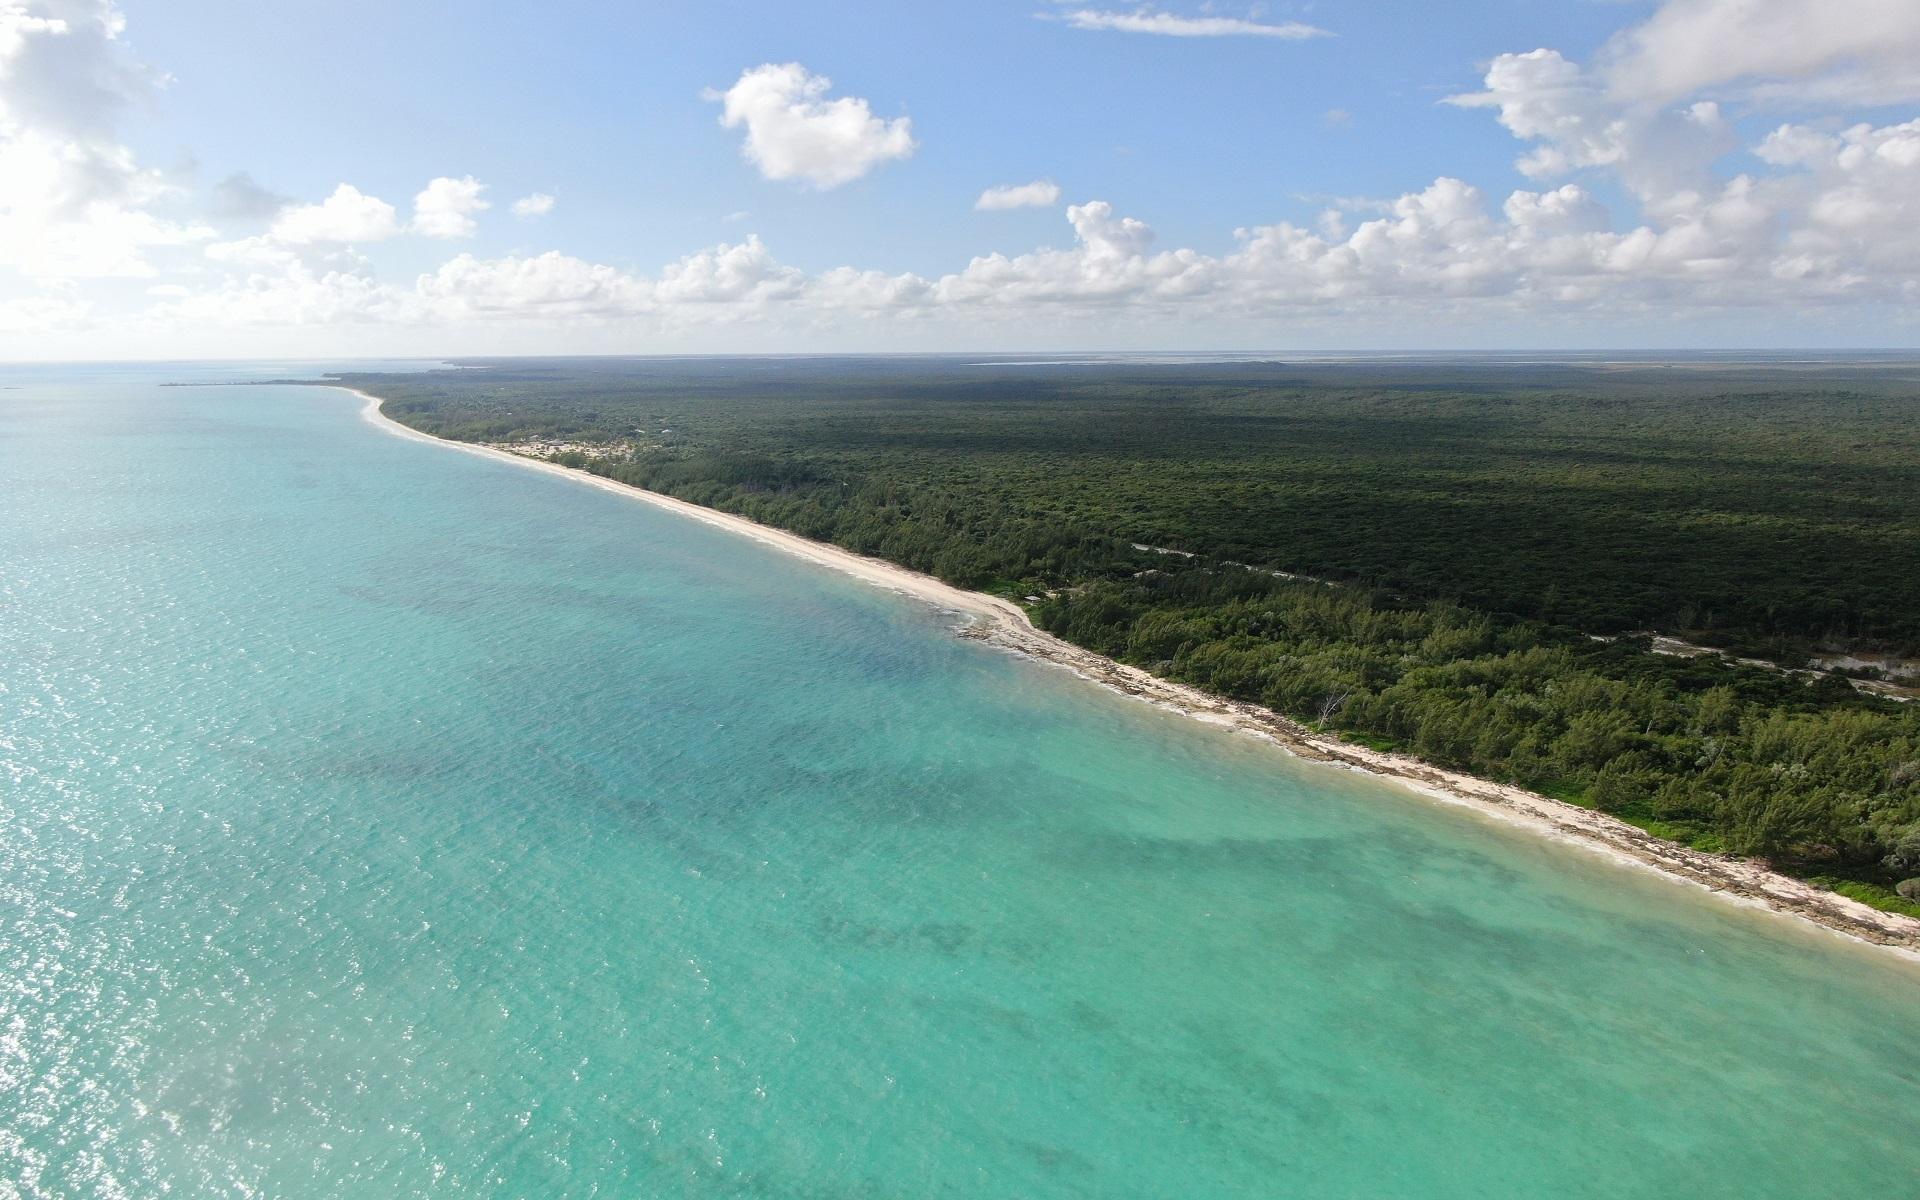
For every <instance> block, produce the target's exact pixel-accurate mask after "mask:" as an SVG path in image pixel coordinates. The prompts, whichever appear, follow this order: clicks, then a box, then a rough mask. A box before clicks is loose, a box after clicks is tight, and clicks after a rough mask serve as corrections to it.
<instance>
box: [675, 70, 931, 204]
mask: <svg viewBox="0 0 1920 1200" xmlns="http://www.w3.org/2000/svg"><path fill="white" fill-rule="evenodd" d="M832 86H833V81H832V80H830V79H828V78H827V77H826V76H824V75H815V74H812V73H811V72H809V71H808V70H807V69H806V68H805V67H803V66H801V65H800V64H799V63H767V64H764V65H762V66H758V67H754V68H752V69H750V70H747V71H744V72H742V73H741V75H740V78H739V79H738V80H737V81H736V82H735V83H734V85H733V86H732V87H730V88H728V89H727V90H726V91H724V92H720V91H712V90H709V91H708V92H707V93H706V97H707V99H709V100H715V101H718V102H719V103H720V105H721V114H720V124H721V125H723V126H725V127H726V128H728V129H744V130H746V141H745V143H744V144H743V145H742V146H741V154H742V155H744V156H745V157H746V159H747V161H748V162H750V163H752V164H753V165H754V166H756V167H758V168H759V170H760V173H761V174H762V175H764V176H765V177H766V178H768V179H798V180H804V181H806V182H807V183H810V184H812V185H813V186H815V187H817V188H832V187H838V186H840V185H841V184H843V183H850V182H852V181H853V180H855V179H858V178H860V177H861V176H862V175H865V174H866V173H867V172H869V171H871V170H873V169H874V168H875V167H877V166H879V165H880V164H882V163H885V162H889V161H892V160H893V159H899V158H906V157H908V156H909V155H911V154H912V153H913V152H914V150H915V148H916V146H917V143H915V141H914V140H913V122H912V121H910V120H909V119H908V118H906V117H896V118H894V119H893V120H890V121H889V120H883V119H882V118H880V117H876V116H874V115H873V110H872V109H871V108H870V107H869V106H868V104H867V102H866V101H865V100H862V99H859V98H858V97H854V96H842V97H840V98H839V99H835V100H829V99H827V98H826V97H827V92H828V90H829V89H831V88H832Z"/></svg>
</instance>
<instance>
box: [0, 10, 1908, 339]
mask: <svg viewBox="0 0 1920 1200" xmlns="http://www.w3.org/2000/svg"><path fill="white" fill-rule="evenodd" d="M19 2H20V0H16V3H19ZM1840 10H1845V11H1844V12H1843V13H1842V12H1840ZM9 23H11V25H10V26H9ZM762 68H765V69H766V71H767V72H769V73H767V74H760V75H756V74H754V73H755V72H756V71H758V70H760V69H762ZM825 80H831V84H830V86H829V85H827V84H826V83H824V81H825ZM1474 97H1479V99H1475V98H1474ZM1917 106H1920V4H1913V3H1911V2H1910V0H1826V2H1825V3H1813V2H1812V0H1665V2H1661V3H1656V2H1651V0H1649V2H1646V3H1602V2H1599V0H1563V2H1551V0H1483V2H1481V3H1461V4H1454V5H1444V6H1442V5H1434V4H1431V3H1424V4H1420V3H1398V2H1396V3H1366V4H1359V3H1347V4H1337V3H1315V4H1296V5H1282V4H1265V5H1257V6H1254V5H1241V6H1234V5H1224V4H1206V5H1203V4H1171V3H1170V4H1165V5H1154V6H1148V7H1135V6H1131V5H1102V4H1098V3H1092V2H1089V3H1087V4H1084V5H1082V4H1078V3H1068V4H1060V3H1049V2H1047V0H1037V2H1029V3H998V2H990V3H976V4H967V5H937V6H936V5H900V4H862V5H852V4H832V5H827V4H810V3H791V2H790V3H712V2H708V3H700V4H693V3H651V4H646V5H627V4H618V5H616V4H610V3H578V2H570V3H549V4H544V5H539V6H484V7H483V6H473V5H450V4H406V3H391V2H390V3H385V4H375V3H363V2H360V0H332V2H329V3H318V2H310V0H288V2H280V3H274V4H270V5H262V4H243V3H236V2H231V0H229V2H225V3H214V2H211V0H167V2H166V3H159V2H154V0H121V2H120V3H119V4H117V5H115V4H111V3H107V2H106V0H25V2H24V5H23V7H18V8H16V9H13V10H10V15H0V166H11V167H13V168H14V169H12V170H10V171H9V172H8V174H9V175H10V176H11V180H10V181H0V357H11V358H31V357H46V356H48V355H49V354H55V355H58V354H87V355H95V354H97V355H105V356H140V355H147V354H154V353H161V352H166V351H169V350H176V351H179V352H181V353H188V354H198V353H211V352H219V351H220V350H221V349H222V348H225V349H228V350H230V351H232V352H235V353H256V352H257V353H296V352H297V353H318V354H355V353H369V354H393V353H419V354H441V353H474V352H486V351H492V350H500V351H511V352H539V351H543V350H550V351H552V352H575V351H592V352H648V351H673V350H682V349H696V350H730V349H739V350H757V349H768V350H783V351H784V350H808V349H821V350H842V349H874V350H885V349H980V348H992V347H996V346H1005V347H1007V348H1035V349H1039V348H1089V349H1098V348H1116V347H1138V348H1168V349H1181V348H1184V349H1218V348H1248V349H1273V350H1286V349H1303V348H1324V349H1335V348H1363V347H1382V348H1391V347H1409V346H1410V347H1447V346H1568V347H1574V346H1629V345H1769V346H1777V345H1782V344H1792V345H1849V344H1852V345H1911V344H1913V343H1914V342H1915V340H1916V326H1915V324H1914V322H1913V319H1912V316H1911V313H1912V311H1913V309H1914V303H1913V302H1914V301H1915V300H1916V299H1920V290H1916V284H1915V278H1916V275H1917V274H1920V246H1916V244H1915V243H1916V241H1920V238H1916V235H1915V234H1914V233H1913V232H1912V230H1913V228H1914V227H1915V225H1916V224H1920V210H1916V208H1915V200H1914V198H1913V197H1914V196H1915V195H1920V154H1915V153H1912V152H1910V151H1909V149H1908V145H1909V143H1910V142H1911V143H1912V144H1913V145H1915V146H1920V126H1915V127H1914V128H1913V129H1911V130H1909V128H1908V123H1910V122H1913V121H1914V118H1915V116H1916V111H1915V109H1916V107H1917ZM736 110H737V113H736ZM729 114H736V115H735V118H734V119H733V120H732V121H731V123H730V124H723V121H722V118H723V117H724V116H727V115H729ZM749 149H753V150H754V152H755V153H757V154H758V155H759V157H758V158H757V159H756V158H755V157H754V156H753V154H749V153H747V151H748V150H749ZM235 177H240V178H243V179H244V180H246V181H248V186H247V187H245V188H241V189H236V188H235V187H234V186H233V185H232V183H231V181H232V180H234V179H235ZM436 179H438V180H444V181H446V182H445V185H444V188H443V191H442V192H441V193H438V194H439V195H440V196H441V199H440V200H436V201H431V202H429V204H428V206H427V207H428V208H433V209H435V212H437V214H438V215H437V216H436V215H435V213H430V212H427V211H426V210H425V209H423V208H421V206H420V205H419V204H417V203H416V200H415V198H416V196H418V195H420V194H422V193H423V191H424V190H426V189H427V188H428V187H429V183H430V181H432V180H436ZM223 181H224V182H226V186H224V187H223V186H222V185H223ZM1026 184H1051V185H1054V188H1057V194H1056V193H1055V192H1054V191H1053V189H1049V188H1045V187H1042V188H1039V189H1036V190H1034V191H1033V192H1032V193H1031V195H1032V197H1033V198H1035V199H1044V200H1045V202H1044V203H1036V204H1034V205H1032V206H1030V207H1011V208H1000V209H994V210H990V211H978V210H977V209H976V202H977V200H978V198H979V197H980V195H981V193H982V191H983V190H985V189H987V188H990V187H995V186H1001V185H1026ZM343 185H345V187H346V188H347V189H349V191H350V194H349V195H346V196H344V197H342V196H341V195H339V194H338V193H339V189H341V188H342V186H343ZM536 193H538V194H544V195H547V196H550V197H552V202H551V209H550V211H547V212H546V213H544V215H540V216H537V217H529V218H522V217H516V216H515V215H514V214H513V212H512V211H511V210H510V206H511V204H512V203H513V202H514V201H515V200H518V199H521V198H524V197H527V196H531V195H534V194H536ZM330 197H332V198H334V200H335V201H336V203H335V204H334V205H332V206H330V207H329V208H328V209H326V210H325V211H324V212H323V211H320V210H315V209H313V208H312V206H315V205H320V204H322V203H323V202H326V201H328V200H329V198H330ZM237 200H244V201H245V202H244V203H237V202H236V201H237ZM482 204H484V205H485V207H480V206H479V205H482ZM447 205H450V206H451V207H446V206H447ZM389 210H390V211H389ZM303 214H304V215H303ZM343 222H344V223H343ZM1149 230H1150V234H1149V232H1148V231H1149ZM995 256H998V257H995Z"/></svg>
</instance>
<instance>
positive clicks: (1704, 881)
mask: <svg viewBox="0 0 1920 1200" xmlns="http://www.w3.org/2000/svg"><path fill="white" fill-rule="evenodd" d="M342 390H344V391H352V392H353V395H355V396H358V397H359V398H360V399H361V401H362V402H363V405H364V407H363V408H362V409H361V415H362V416H364V417H365V418H366V420H367V421H369V422H370V423H372V424H374V425H376V426H378V427H380V428H381V429H384V430H386V431H387V432H389V433H392V434H394V435H396V436H399V437H404V438H411V439H413V440H415V441H421V442H432V443H434V444H436V445H439V446H445V447H449V448H451V449H454V450H459V451H462V452H464V453H467V454H477V455H480V456H482V457H485V458H496V459H501V460H503V461H506V462H510V463H513V464H514V465H516V466H520V467H525V468H528V469H530V470H535V471H544V472H547V473H548V474H551V475H558V476H561V477H562V478H565V479H569V480H571V481H573V482H575V483H580V484H585V485H587V486H589V487H596V488H600V489H602V490H603V491H609V492H615V493H618V494H620V495H623V496H627V497H630V498H632V499H636V500H641V501H644V502H646V503H648V504H652V505H656V506H658V507H660V508H665V509H670V510H672V511H674V512H676V513H679V514H680V515H682V516H685V517H689V518H691V519H693V520H696V521H704V522H705V523H707V524H708V525H713V526H716V527H718V528H721V529H725V530H728V531H729V532H732V533H736V534H739V535H741V536H743V537H749V538H752V539H754V540H755V541H758V542H761V543H763V544H765V545H768V546H772V547H774V548H776V549H778V550H783V551H785V552H787V553H789V554H793V555H796V556H798V557H801V558H806V559H810V560H812V561H814V562H817V563H821V564H823V565H826V566H829V567H832V568H834V569H836V570H839V571H844V572H846V573H847V574H849V575H853V576H855V577H857V578H859V579H862V580H865V581H867V582H870V583H873V584H877V585H879V586H881V587H885V588H888V589H890V590H892V591H896V592H900V593H903V594H905V595H908V596H912V597H914V598H916V599H918V600H922V601H924V602H926V603H929V604H933V605H936V606H938V607H939V608H941V609H944V610H947V611H951V612H955V613H959V614H962V615H964V616H965V617H967V618H968V619H969V621H968V624H967V626H966V627H965V628H963V629H962V630H961V634H962V636H964V637H969V638H974V639H977V640H979V641H983V642H986V643H988V644H991V645H994V646H998V647H1001V648H1003V649H1006V650H1010V651H1014V652H1016V653H1019V654H1024V655H1026V656H1028V657H1030V658H1034V659H1038V660H1040V661H1042V662H1046V663H1052V664H1054V665H1057V666H1061V667H1065V668H1067V669H1068V670H1071V671H1073V672H1075V673H1076V674H1078V675H1081V676H1082V677H1084V678H1086V679H1090V680H1092V681H1093V682H1095V683H1098V684H1101V685H1102V686H1105V687H1108V688H1111V689H1113V690H1114V691H1117V692H1121V693H1123V694H1125V695H1128V696H1133V697H1136V698H1138V699H1141V700H1145V701H1148V702H1150V703H1154V704H1159V705H1161V706H1163V707H1166V708H1171V709H1174V710H1176V711H1178V712H1182V713H1185V714H1187V715H1189V716H1192V717H1195V718H1198V719H1200V720H1203V721H1206V722H1208V723H1209V724H1215V725H1223V726H1226V727H1229V728H1232V729H1236V730H1239V731H1242V732H1245V733H1250V734H1254V735H1256V736H1259V737H1262V738H1265V739H1267V740H1269V741H1271V742H1274V743H1275V744H1277V745H1279V746H1281V747H1282V748H1284V749H1286V750H1287V751H1289V752H1291V753H1293V754H1295V755H1297V756H1299V757H1301V758H1307V759H1312V760H1315V761H1318V762H1325V763H1329V764H1332V765H1336V766H1342V767H1347V768H1350V769H1353V770H1359V771H1365V772H1367V773H1369V774H1372V775H1376V776H1379V777H1381V778H1383V779H1387V780H1391V781H1393V782H1396V783H1399V784H1401V785H1403V786H1406V787H1409V788H1412V789H1413V790H1415V791H1417V792H1420V793H1421V794H1423V795H1426V796H1429V797H1432V798H1434V799H1437V800H1442V801H1445V802H1447V803H1449V804H1454V805H1460V806H1463V807H1466V808H1469V809H1472V810H1474V811H1476V812H1480V813H1483V814H1485V815H1487V816H1490V817H1493V818H1496V819H1498V820H1501V821H1504V822H1507V823H1509V824H1515V825H1520V826H1523V827H1526V828H1529V829H1531V830H1533V831H1535V832H1538V833H1542V834H1545V835H1547V836H1550V837H1553V838H1555V839H1557V840H1560V841H1563V842H1566V843H1568V844H1570V845H1574V846H1579V847H1582V848H1585V849H1588V850H1591V851H1594V852H1597V853H1601V854H1605V855H1607V856H1609V857H1611V858H1613V859H1615V860H1617V861H1620V862H1625V863H1630V864H1634V865H1637V866H1642V867H1646V868H1650V869H1652V870H1655V871H1658V872H1660V873H1661V874H1663V875H1666V876H1668V877H1670V878H1673V879H1678V880H1682V881H1684V882H1687V883H1691V884H1697V885H1699V886H1701V887H1704V888H1706V889H1708V890H1710V891H1712V892H1714V893H1716V894H1718V895H1721V896H1723V897H1727V898H1729V899H1734V900H1738V901H1741V902H1745V903H1748V904H1757V905H1761V906H1764V907H1765V908H1767V909H1769V910H1771V911H1773V912H1775V913H1779V914H1782V915H1785V916H1789V917H1794V918H1798V919H1801V920H1805V921H1809V922H1812V923H1813V924H1816V925H1819V926H1821V927H1823V928H1825V929H1829V930H1832V931H1834V932H1836V933H1840V934H1844V935H1846V936H1848V937H1851V938H1854V939H1857V940H1859V941H1862V942H1867V943H1871V944H1873V945H1877V946H1882V947H1885V948H1888V949H1890V950H1893V951H1895V952H1897V953H1900V954H1901V955H1902V956H1904V957H1908V958H1912V959H1915V960H1917V961H1920V920H1915V919H1914V918H1912V917H1905V916H1900V915H1898V914H1895V913H1886V912H1881V911H1880V910H1879V909H1876V908H1871V907H1869V906H1867V905H1865V904H1861V903H1859V902H1858V901H1855V900H1850V899H1848V898H1847V897H1845V896H1841V895H1839V894H1837V893H1834V892H1829V891H1827V890H1825V889H1824V888H1818V887H1814V886H1813V885H1811V884H1807V883H1803V882H1801V881H1800V880H1797V879H1793V878H1790V877H1788V876H1786V875H1782V874H1779V873H1778V872H1776V871H1772V870H1769V869H1767V868H1766V867H1764V866H1762V865H1760V864H1759V863H1756V862H1751V861H1748V860H1744V859H1737V858H1729V857H1726V856H1723V855H1718V854H1708V853H1705V852H1702V851H1699V850H1693V849H1690V848H1688V847H1686V846H1682V845H1679V844H1677V843H1674V842H1669V841H1665V840H1663V839H1661V838H1657V837H1654V836H1653V835H1652V834H1649V833H1647V832H1646V831H1644V830H1641V829H1637V828H1635V827H1634V826H1632V825H1628V824H1626V823H1625V822H1623V821H1618V820H1615V819H1614V818H1612V817H1609V816H1607V815H1606V814H1604V813H1598V812H1594V811H1592V810H1590V809H1585V808H1579V807H1577V806H1575V805H1571V804H1566V803H1563V802H1561V801H1558V800H1554V799H1551V798H1549V797H1546V796H1541V795H1538V794H1536V793H1533V792H1529V791H1526V790H1525V789H1523V788H1518V787H1513V786H1511V785H1508V784H1500V783H1493V782H1490V781H1488V780H1484V779H1478V778H1475V777H1474V776H1471V775H1464V774H1461V773H1460V772H1457V771H1449V770H1446V769H1444V768H1441V767H1435V766H1431V765H1429V764H1427V763H1423V762H1420V761H1419V760H1418V759H1414V758H1410V757H1408V756H1406V755H1403V754H1388V753H1383V752H1381V751H1378V750H1372V749H1368V748H1367V747H1365V746H1357V745H1354V744H1352V743H1350V742H1345V741H1341V740H1340V739H1338V738H1335V737H1330V736H1326V735H1323V734H1318V733H1315V732H1314V731H1312V730H1310V729H1308V728H1306V727H1305V726H1302V725H1301V724H1299V723H1298V722H1296V721H1292V720H1289V719H1288V718H1286V717H1283V716H1281V715H1280V714H1278V713H1275V712H1272V711H1270V710H1268V709H1264V708H1261V707H1259V706H1257V705H1253V704H1245V703H1241V702H1238V701H1232V700H1223V699H1220V698H1219V697H1216V696H1211V695H1208V694H1207V693H1205V692H1202V691H1199V690H1198V689H1196V688H1191V687H1188V686H1186V685H1185V684H1180V683H1174V682H1172V681H1170V680H1166V679H1162V678H1160V677H1159V676H1157V675H1152V674H1149V673H1148V672H1146V671H1142V670H1140V669H1138V668H1136V667H1130V666H1128V665H1126V664H1125V663H1118V662H1115V661H1113V660H1112V659H1109V658H1104V657H1102V656H1101V655H1098V654H1094V653H1093V652H1091V651H1088V650H1083V649H1081V648H1080V647H1078V646H1075V645H1073V644H1072V643H1070V642H1065V641H1062V640H1061V639H1059V638H1057V637H1054V636H1053V635H1052V634H1050V633H1046V632H1044V631H1042V630H1040V629H1037V628H1035V627H1034V626H1033V624H1032V622H1030V621H1029V620H1028V619H1027V615H1026V613H1025V612H1024V611H1022V610H1021V608H1020V607H1019V606H1018V605H1016V604H1013V603H1011V602H1009V601H1006V600H1002V599H1000V598H998V597H996V596H988V595H983V594H982V593H979V592H970V591H967V590H965V589H964V588H957V587H954V586H953V585H952V584H949V583H943V582H942V581H940V580H938V579H935V578H934V577H933V576H931V575H922V574H920V573H919V572H917V571H910V570H907V569H906V568H904V567H900V566H896V565H895V564H893V563H890V562H885V561H882V560H880V559H877V558H868V557H866V556H864V555H859V554H854V553H853V552H851V551H848V550H843V549H841V548H840V547H838V546H832V545H828V544H826V543H824V542H816V541H813V540H812V539H810V538H804V537H801V536H799V535H798V534H793V533H787V532H785V531H783V530H779V529H773V528H771V527H769V526H766V525H761V524H758V523H756V522H754V521H750V520H748V519H746V518H745V517H739V516H734V515H733V514H731V513H723V512H718V511H716V510H714V509H711V508H704V507H702V506H700V505H697V504H691V503H688V502H687V501H685V500H676V499H674V498H673V497H671V496H664V495H661V494H660V493H658V492H650V491H647V490H646V489H644V488H638V487H634V486H632V485H630V484H624V483H617V482H615V481H614V480H611V479H607V478H604V477H602V476H599V475H591V474H588V473H587V472H585V471H577V470H574V469H573V468H571V467H563V466H559V465H557V464H555V463H550V462H543V461H541V460H539V459H533V458H527V457H525V456H523V455H518V454H513V453H510V452H508V451H505V450H499V449H495V448H493V447H491V446H477V445H474V444H472V443H470V442H456V441H450V440H448V439H445V438H437V437H433V436H431V435H429V434H425V433H421V432H420V431H419V430H416V429H410V428H408V427H407V426H405V425H402V424H400V423H399V422H398V421H395V420H393V419H392V418H390V417H388V416H386V415H385V414H384V413H382V412H381V411H380V400H379V398H378V397H375V396H371V395H368V394H367V393H365V392H360V391H353V389H350V388H343V389H342Z"/></svg>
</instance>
